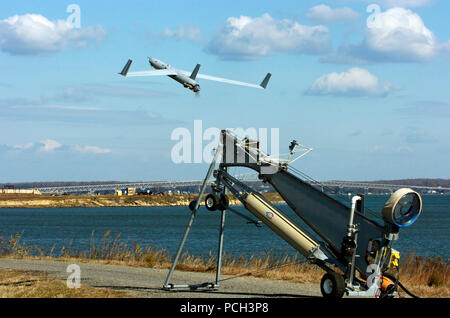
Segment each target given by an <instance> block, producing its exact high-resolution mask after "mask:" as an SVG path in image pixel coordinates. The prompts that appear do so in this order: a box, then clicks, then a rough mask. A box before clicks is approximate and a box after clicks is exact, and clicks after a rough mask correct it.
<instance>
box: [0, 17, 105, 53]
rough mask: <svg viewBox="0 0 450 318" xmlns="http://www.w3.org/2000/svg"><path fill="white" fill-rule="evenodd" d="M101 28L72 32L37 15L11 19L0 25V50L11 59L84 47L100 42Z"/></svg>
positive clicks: (64, 23) (68, 26)
mask: <svg viewBox="0 0 450 318" xmlns="http://www.w3.org/2000/svg"><path fill="white" fill-rule="evenodd" d="M105 35H106V32H105V30H104V29H103V27H102V26H101V25H96V26H88V27H82V28H75V27H74V26H73V25H72V24H71V23H69V22H67V21H65V20H57V21H49V20H48V19H47V18H46V17H44V16H42V15H39V14H25V15H14V16H11V17H9V18H7V19H4V20H1V21H0V46H1V48H2V50H3V51H4V52H7V53H10V54H13V55H38V54H48V53H53V52H59V51H63V50H66V49H68V48H70V47H86V46H87V45H88V43H90V42H92V41H94V42H97V41H101V40H103V39H104V38H105Z"/></svg>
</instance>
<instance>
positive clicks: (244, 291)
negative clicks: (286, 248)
mask: <svg viewBox="0 0 450 318" xmlns="http://www.w3.org/2000/svg"><path fill="white" fill-rule="evenodd" d="M70 264H73V262H63V261H49V260H22V259H8V258H0V268H10V269H17V270H25V271H33V272H40V273H46V274H47V275H48V276H49V277H51V278H57V279H61V280H64V281H66V280H67V278H68V277H69V275H70V274H71V273H70V272H69V273H68V272H67V267H68V266H69V265H70ZM76 264H77V265H78V266H79V267H80V270H81V273H80V274H81V275H80V277H81V284H84V285H88V286H93V287H102V288H111V289H116V290H123V291H127V292H129V293H130V294H132V295H133V296H135V297H151V298H191V297H192V298H224V297H226V298H236V297H238V298H246V297H284V298H286V297H317V296H321V293H320V288H319V285H314V284H298V283H292V282H288V281H273V280H266V279H259V278H249V277H233V276H225V275H222V276H221V282H220V287H219V288H218V290H214V291H212V290H207V291H205V290H201V289H198V290H194V291H193V290H189V289H188V288H186V289H182V290H177V291H166V290H163V289H162V286H163V284H164V282H165V280H166V277H167V273H168V270H163V269H153V268H140V267H131V266H120V265H102V264H90V263H81V262H80V263H76ZM214 281H215V274H214V273H206V274H205V273H192V272H179V271H175V272H174V274H173V276H172V280H171V283H173V284H181V285H183V284H188V285H189V284H198V283H204V282H214Z"/></svg>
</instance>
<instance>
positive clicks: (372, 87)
mask: <svg viewBox="0 0 450 318" xmlns="http://www.w3.org/2000/svg"><path fill="white" fill-rule="evenodd" d="M391 90H392V86H391V84H389V83H387V82H385V83H380V82H379V80H378V77H376V76H375V75H373V74H371V73H370V72H369V71H367V70H366V69H362V68H358V67H354V68H351V69H349V70H348V71H346V72H342V73H336V72H333V73H330V74H326V75H322V76H321V77H319V78H318V79H316V80H315V81H314V83H313V84H312V85H311V87H310V88H309V89H308V90H307V91H306V92H305V93H306V94H307V95H334V96H350V97H351V96H384V95H387V94H388V93H389V92H390V91H391Z"/></svg>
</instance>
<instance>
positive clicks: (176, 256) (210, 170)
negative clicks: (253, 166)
mask: <svg viewBox="0 0 450 318" xmlns="http://www.w3.org/2000/svg"><path fill="white" fill-rule="evenodd" d="M220 151H221V147H220V146H219V147H217V149H216V153H215V154H214V158H213V160H212V161H211V164H210V166H209V169H208V173H207V174H206V177H205V179H204V180H203V184H202V187H201V189H200V193H199V195H198V198H197V202H196V204H195V207H194V209H192V213H191V218H190V219H189V222H188V225H187V227H186V230H185V232H184V235H183V238H182V239H181V242H180V245H179V246H178V250H177V253H176V255H175V258H174V260H173V263H172V266H171V267H170V270H169V273H168V274H167V278H166V281H165V283H164V285H163V288H172V287H173V286H172V284H170V281H171V279H172V274H173V272H174V270H175V267H176V266H177V263H178V259H179V258H180V255H181V252H182V251H183V246H184V243H185V242H186V239H187V236H188V234H189V231H190V230H191V227H192V224H193V223H194V219H195V216H196V214H197V210H198V208H199V206H200V200H201V199H202V197H203V194H204V193H205V190H206V185H207V184H208V180H209V178H210V177H211V174H212V172H213V170H214V167H215V166H216V161H217V158H218V156H219V153H220Z"/></svg>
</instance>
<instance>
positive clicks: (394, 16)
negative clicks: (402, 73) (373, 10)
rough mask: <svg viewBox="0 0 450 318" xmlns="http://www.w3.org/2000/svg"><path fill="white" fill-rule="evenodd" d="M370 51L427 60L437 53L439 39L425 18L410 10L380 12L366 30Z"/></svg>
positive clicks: (399, 9)
mask: <svg viewBox="0 0 450 318" xmlns="http://www.w3.org/2000/svg"><path fill="white" fill-rule="evenodd" d="M366 44H367V47H368V49H369V50H371V51H373V52H375V53H378V54H380V55H381V56H385V57H387V58H389V59H398V60H412V61H425V60H429V59H431V58H432V57H434V55H435V54H436V51H437V45H436V38H435V36H434V34H433V32H431V31H430V30H429V29H428V28H427V27H426V26H425V24H424V23H423V21H422V18H421V17H420V16H419V15H418V14H416V13H414V12H412V11H411V10H408V9H403V8H392V9H389V10H387V11H385V12H381V13H380V14H379V16H378V17H377V18H376V19H375V22H374V23H373V25H371V27H368V28H367V30H366Z"/></svg>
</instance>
